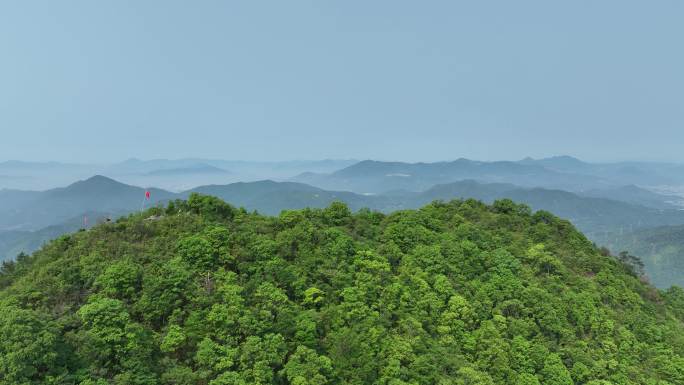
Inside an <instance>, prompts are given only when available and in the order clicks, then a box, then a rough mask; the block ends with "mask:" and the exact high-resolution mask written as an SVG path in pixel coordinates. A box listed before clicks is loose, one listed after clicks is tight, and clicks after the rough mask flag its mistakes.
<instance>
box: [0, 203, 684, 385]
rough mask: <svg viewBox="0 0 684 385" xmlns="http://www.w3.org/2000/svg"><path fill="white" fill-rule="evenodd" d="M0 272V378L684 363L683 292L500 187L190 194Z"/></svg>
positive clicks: (625, 367) (462, 377) (571, 369)
mask: <svg viewBox="0 0 684 385" xmlns="http://www.w3.org/2000/svg"><path fill="white" fill-rule="evenodd" d="M148 217H152V218H155V220H146V219H144V218H148ZM0 290H1V291H0V337H1V338H0V357H2V365H0V379H2V380H3V381H4V382H6V383H8V384H9V383H11V384H47V383H49V384H55V385H61V384H98V385H99V384H103V385H104V384H140V385H142V384H149V385H152V384H184V385H194V384H196V385H200V384H209V385H222V384H282V385H294V384H297V385H307V384H331V385H334V384H456V385H461V384H484V385H487V384H491V385H493V384H548V385H556V384H559V385H566V384H567V385H571V384H591V385H594V384H653V385H658V384H661V385H664V384H681V383H683V382H684V333H683V331H684V324H683V319H684V291H682V290H681V289H678V288H676V289H672V290H670V291H668V292H658V291H657V290H655V289H654V288H652V287H650V286H647V285H644V284H643V283H642V282H641V281H640V280H639V279H638V277H636V276H635V275H633V273H632V270H630V268H629V267H628V266H624V265H621V264H620V263H619V262H617V261H616V260H615V259H613V258H611V257H609V256H606V255H605V254H601V253H600V251H599V250H597V249H596V248H595V247H594V246H593V245H592V243H591V242H589V241H588V240H587V239H586V238H584V236H582V235H581V234H580V233H578V232H577V231H576V230H574V228H573V227H572V226H571V225H570V224H569V223H568V222H566V221H563V220H559V219H557V218H556V217H554V216H552V215H550V214H548V213H545V212H541V213H537V214H534V215H533V214H531V213H530V211H529V209H528V208H526V207H524V206H518V205H516V204H513V203H512V202H510V201H498V202H496V203H495V204H494V205H492V206H486V205H483V204H481V203H478V202H476V201H454V202H450V203H440V204H432V205H429V206H426V207H424V208H422V209H420V210H417V211H403V212H397V213H394V214H391V215H383V214H379V213H371V212H368V211H362V212H359V213H357V214H353V215H352V214H350V212H349V210H348V209H347V208H346V207H345V206H344V205H341V204H334V205H331V206H330V207H328V208H325V209H308V210H303V211H288V212H284V213H283V214H281V215H280V216H278V217H264V216H260V215H255V214H250V213H248V212H246V211H241V210H237V209H234V208H233V207H231V206H229V205H226V204H225V203H223V202H221V201H220V200H218V199H216V198H210V197H204V196H199V195H193V196H191V197H190V200H189V201H188V202H182V201H178V202H174V204H173V205H172V206H170V207H168V208H167V209H161V208H159V209H152V210H150V211H148V212H147V213H145V214H144V215H141V214H136V215H133V216H130V217H128V218H124V219H121V220H119V221H117V222H116V223H114V224H108V225H102V226H98V227H96V228H94V229H92V230H89V231H86V232H79V233H76V234H72V235H69V236H65V237H62V238H60V239H58V240H56V241H54V242H52V243H51V244H49V245H48V246H47V247H45V248H43V249H42V250H41V251H39V252H37V253H36V254H34V255H33V256H31V257H28V258H23V259H22V260H21V261H20V262H18V263H16V264H11V263H10V264H5V265H3V267H2V271H1V273H0Z"/></svg>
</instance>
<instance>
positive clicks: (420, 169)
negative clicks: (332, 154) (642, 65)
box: [291, 157, 684, 193]
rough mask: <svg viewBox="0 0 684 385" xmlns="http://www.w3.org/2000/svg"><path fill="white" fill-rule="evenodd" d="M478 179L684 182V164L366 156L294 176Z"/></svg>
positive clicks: (347, 182) (320, 183)
mask: <svg viewBox="0 0 684 385" xmlns="http://www.w3.org/2000/svg"><path fill="white" fill-rule="evenodd" d="M464 179H473V180H477V181H479V182H486V183H513V184H515V185H518V186H522V187H543V188H551V189H561V190H566V191H572V192H585V191H589V190H605V189H610V188H621V187H622V186H625V185H639V186H654V185H684V166H681V165H676V164H652V163H629V162H626V163H608V164H593V163H586V162H582V161H581V160H579V159H576V158H572V157H554V158H547V159H539V160H535V159H531V158H527V159H523V160H521V161H495V162H481V161H473V160H469V159H458V160H455V161H451V162H436V163H405V162H381V161H372V160H366V161H362V162H359V163H356V164H353V165H351V166H349V167H346V168H344V169H341V170H337V171H334V172H331V173H312V172H307V173H302V174H300V175H297V176H295V177H293V178H292V179H291V180H292V181H296V182H301V183H307V184H310V185H313V186H317V187H321V188H324V189H332V190H347V191H354V192H359V193H384V192H387V191H391V190H397V189H399V190H409V191H424V190H426V189H428V188H430V187H432V186H434V185H436V184H444V183H450V182H454V181H458V180H464Z"/></svg>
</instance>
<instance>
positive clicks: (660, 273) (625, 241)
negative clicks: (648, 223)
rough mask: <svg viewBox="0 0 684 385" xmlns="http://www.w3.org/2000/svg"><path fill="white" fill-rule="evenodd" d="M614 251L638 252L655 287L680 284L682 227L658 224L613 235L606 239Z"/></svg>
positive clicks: (682, 282)
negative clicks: (657, 225)
mask: <svg viewBox="0 0 684 385" xmlns="http://www.w3.org/2000/svg"><path fill="white" fill-rule="evenodd" d="M606 246H608V247H612V248H613V249H614V250H618V249H619V250H627V251H629V252H630V253H631V254H634V255H638V256H639V257H640V258H641V259H642V260H643V261H644V263H645V264H646V266H648V276H649V278H650V279H651V281H652V282H653V283H654V285H656V286H661V287H665V286H667V285H668V284H669V285H673V284H674V285H679V286H682V287H684V226H659V227H654V228H648V229H639V230H636V231H631V232H626V233H623V234H619V233H618V234H614V235H613V236H612V237H610V238H609V239H607V240H606Z"/></svg>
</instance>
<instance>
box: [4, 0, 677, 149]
mask: <svg viewBox="0 0 684 385" xmlns="http://www.w3.org/2000/svg"><path fill="white" fill-rule="evenodd" d="M683 20H684V2H683V1H681V0H670V1H625V0H619V1H607V0H601V1H596V0H591V1H562V2H561V1H548V0H543V1H534V2H532V1H508V0H506V1H496V2H494V1H454V0H452V1H397V0H392V1H349V0H345V1H336V2H333V1H320V0H317V1H314V0H312V1H270V2H266V1H257V0H249V1H241V2H238V1H192V2H190V1H169V0H164V1H92V0H87V1H86V0H84V1H52V0H50V1H33V0H26V1H23V0H22V1H3V2H1V3H0V134H1V135H0V160H3V159H12V158H14V159H16V158H18V159H26V160H29V159H34V160H46V159H56V160H68V161H79V160H81V161H93V160H99V161H111V160H118V159H123V158H127V157H132V156H136V157H141V158H155V157H170V158H179V157H186V156H202V157H213V158H225V159H264V160H271V159H273V160H278V159H305V158H306V159H311V158H327V157H332V158H375V159H401V160H412V161H414V160H427V161H430V160H445V159H454V158H458V157H469V158H476V159H504V158H506V159H515V158H522V157H524V156H527V155H531V156H536V157H538V156H546V155H553V154H572V155H576V156H579V157H583V158H586V159H590V160H617V159H662V160H677V161H684V151H683V147H684V48H683V47H684V22H683Z"/></svg>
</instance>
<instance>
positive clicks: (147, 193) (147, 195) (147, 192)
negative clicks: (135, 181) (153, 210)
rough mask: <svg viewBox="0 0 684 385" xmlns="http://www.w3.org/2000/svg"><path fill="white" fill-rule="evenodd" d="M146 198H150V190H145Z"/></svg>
mask: <svg viewBox="0 0 684 385" xmlns="http://www.w3.org/2000/svg"><path fill="white" fill-rule="evenodd" d="M145 199H147V200H150V192H149V191H145Z"/></svg>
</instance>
